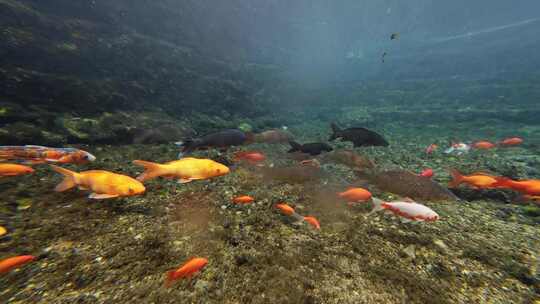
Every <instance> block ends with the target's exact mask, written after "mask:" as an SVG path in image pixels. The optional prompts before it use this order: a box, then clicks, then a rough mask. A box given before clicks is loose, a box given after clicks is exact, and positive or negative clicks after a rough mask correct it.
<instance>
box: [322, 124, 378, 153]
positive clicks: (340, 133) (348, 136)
mask: <svg viewBox="0 0 540 304" xmlns="http://www.w3.org/2000/svg"><path fill="white" fill-rule="evenodd" d="M331 126H332V132H333V133H332V135H331V136H330V139H329V140H331V141H332V140H334V139H336V138H341V140H342V141H350V142H352V143H353V145H354V146H355V147H362V146H383V147H386V146H388V142H387V141H386V140H385V139H384V138H383V137H382V136H381V135H379V134H378V133H375V132H373V131H371V130H368V129H366V128H347V129H344V130H342V129H340V128H339V127H338V126H337V125H336V124H335V123H332V125H331Z"/></svg>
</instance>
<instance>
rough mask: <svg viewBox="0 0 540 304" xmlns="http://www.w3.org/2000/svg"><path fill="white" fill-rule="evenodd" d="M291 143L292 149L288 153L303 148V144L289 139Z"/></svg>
mask: <svg viewBox="0 0 540 304" xmlns="http://www.w3.org/2000/svg"><path fill="white" fill-rule="evenodd" d="M289 145H291V149H290V150H289V151H287V152H288V153H291V152H296V151H300V150H302V145H301V144H299V143H297V142H295V141H293V140H291V141H289Z"/></svg>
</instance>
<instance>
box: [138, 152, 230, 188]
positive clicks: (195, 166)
mask: <svg viewBox="0 0 540 304" xmlns="http://www.w3.org/2000/svg"><path fill="white" fill-rule="evenodd" d="M133 163H134V164H136V165H139V166H142V167H144V169H145V170H144V173H143V174H141V175H139V176H137V180H140V181H141V182H144V181H147V180H150V179H153V178H156V177H158V176H162V177H166V178H178V179H179V180H178V182H180V183H189V182H191V181H193V180H199V179H208V178H212V177H217V176H222V175H225V174H227V173H229V168H228V167H227V166H225V165H223V164H220V163H218V162H215V161H213V160H211V159H202V158H194V157H185V158H182V159H179V160H173V161H170V162H168V163H165V164H158V163H152V162H149V161H144V160H134V161H133Z"/></svg>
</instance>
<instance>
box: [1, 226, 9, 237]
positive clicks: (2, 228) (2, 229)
mask: <svg viewBox="0 0 540 304" xmlns="http://www.w3.org/2000/svg"><path fill="white" fill-rule="evenodd" d="M6 233H7V229H6V228H4V227H2V226H0V237H1V236H3V235H4V234H6Z"/></svg>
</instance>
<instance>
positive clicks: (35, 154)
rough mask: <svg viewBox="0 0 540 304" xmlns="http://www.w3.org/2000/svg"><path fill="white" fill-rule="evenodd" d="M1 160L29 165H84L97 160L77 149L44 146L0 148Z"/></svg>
mask: <svg viewBox="0 0 540 304" xmlns="http://www.w3.org/2000/svg"><path fill="white" fill-rule="evenodd" d="M0 160H2V161H5V160H20V161H25V162H28V163H34V164H39V163H46V162H52V163H60V164H82V163H86V162H89V161H94V160H96V157H95V156H94V155H92V154H90V153H88V152H86V151H83V150H79V149H75V148H50V147H43V146H32V145H27V146H0Z"/></svg>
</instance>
